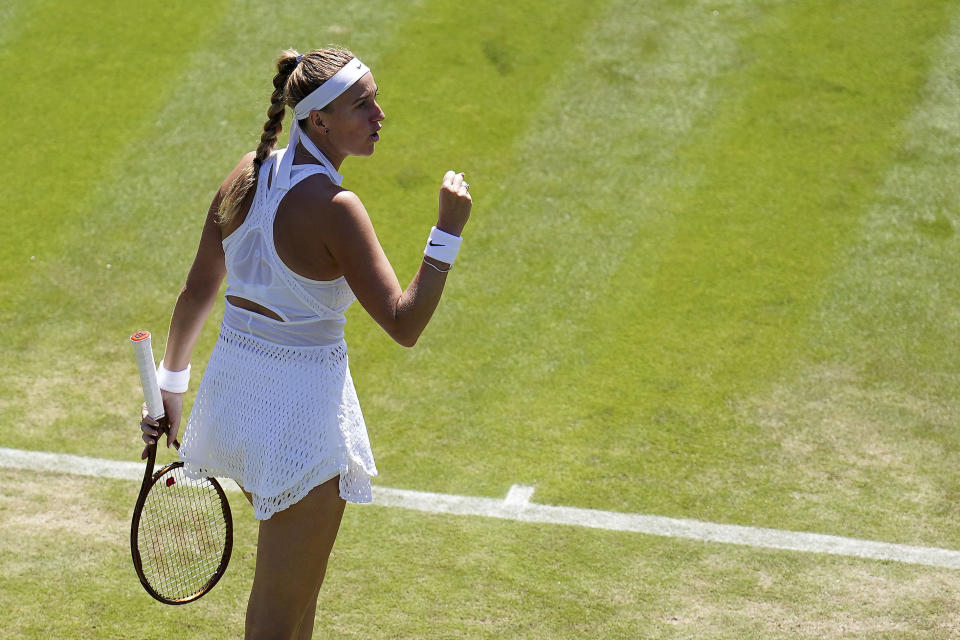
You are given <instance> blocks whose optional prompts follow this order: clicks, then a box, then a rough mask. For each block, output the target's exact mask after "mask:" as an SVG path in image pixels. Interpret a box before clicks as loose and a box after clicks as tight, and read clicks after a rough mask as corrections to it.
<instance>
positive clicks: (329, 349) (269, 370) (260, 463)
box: [179, 150, 377, 519]
mask: <svg viewBox="0 0 960 640" xmlns="http://www.w3.org/2000/svg"><path fill="white" fill-rule="evenodd" d="M285 151H286V150H282V151H281V152H279V153H274V154H273V155H272V156H271V157H270V158H269V159H268V160H267V161H266V162H265V163H264V164H263V166H262V167H261V170H260V174H259V176H258V178H257V191H256V194H255V196H254V201H253V204H252V205H251V207H250V211H249V212H248V214H247V217H246V219H245V220H244V221H243V223H242V224H241V225H240V227H239V228H237V229H236V230H235V231H234V232H233V233H231V234H230V235H229V236H227V237H226V238H224V240H223V249H224V254H225V258H226V266H227V290H226V295H227V296H237V297H240V298H245V299H247V300H250V301H252V302H256V303H257V304H260V305H262V306H264V307H266V308H267V309H270V310H271V311H273V312H274V313H276V314H277V315H278V316H279V317H280V318H282V319H283V320H282V321H281V320H275V319H273V318H269V317H267V316H264V315H261V314H258V313H255V312H252V311H248V310H246V309H241V308H240V307H237V306H235V305H232V304H230V302H229V301H226V308H225V312H224V317H223V323H222V324H221V327H220V336H219V338H218V340H217V344H216V346H215V347H214V350H213V353H212V354H211V356H210V361H209V363H208V364H207V367H206V370H205V371H204V375H203V380H202V381H201V383H200V388H199V389H198V391H197V398H196V400H195V402H194V405H193V410H192V412H191V414H190V418H189V420H188V422H187V428H186V433H185V434H184V436H183V444H182V446H181V448H180V451H179V455H180V458H181V460H183V462H184V470H185V472H186V473H187V475H188V476H191V477H194V478H201V477H206V476H217V477H229V478H233V479H234V480H236V482H237V483H238V484H239V485H240V486H241V487H243V488H244V489H245V490H246V491H248V492H250V493H251V494H252V495H253V503H254V516H255V517H256V518H258V519H266V518H269V517H270V516H271V515H273V514H274V513H276V512H277V511H280V510H282V509H285V508H287V507H289V506H290V505H292V504H294V503H296V502H298V501H299V500H300V499H301V498H303V497H304V496H305V495H306V494H307V493H308V492H309V491H310V490H311V489H312V488H313V487H315V486H317V485H319V484H321V483H323V482H325V481H326V480H329V479H330V478H333V477H335V476H337V475H339V476H340V495H341V497H343V498H344V499H345V500H348V501H350V502H370V501H371V500H372V495H371V487H370V478H371V477H372V476H375V475H377V469H376V465H375V463H374V460H373V454H372V452H371V450H370V442H369V438H368V436H367V430H366V425H365V423H364V420H363V414H362V413H361V411H360V404H359V402H358V400H357V394H356V390H355V389H354V386H353V379H352V378H351V376H350V368H349V364H348V361H347V345H346V343H345V342H344V340H343V326H344V323H345V319H344V312H345V311H346V309H347V307H349V306H350V304H351V303H352V302H353V301H354V300H355V299H356V298H355V296H354V295H353V291H351V290H350V287H349V285H347V282H346V280H345V279H344V278H342V277H341V278H338V279H336V280H330V281H317V280H311V279H309V278H305V277H303V276H301V275H298V274H297V273H295V272H293V271H292V270H291V269H290V268H289V267H287V265H285V264H284V263H283V261H282V260H281V259H280V257H279V256H278V255H277V251H276V247H275V245H274V237H273V226H274V219H275V216H276V212H277V208H278V207H279V205H280V201H281V200H282V199H283V196H284V195H285V194H286V193H287V192H286V191H280V190H279V189H271V188H270V187H269V186H268V181H269V179H270V175H271V174H270V172H271V170H273V169H275V167H276V166H277V165H278V164H279V161H280V159H281V158H282V154H283V153H284V152H285ZM318 159H319V160H320V161H321V162H322V163H323V164H320V165H314V164H310V165H295V166H294V167H293V172H292V174H291V181H290V183H291V187H290V188H293V186H294V185H295V184H297V183H298V182H300V181H301V180H303V179H305V178H306V177H308V176H311V175H315V174H318V173H323V174H325V175H327V176H328V177H329V178H330V179H331V180H332V181H333V182H334V183H335V184H338V185H339V184H340V182H341V180H342V178H341V176H340V174H339V173H337V171H336V170H335V169H334V167H333V166H332V165H330V163H329V162H328V161H327V159H326V158H324V157H323V156H322V155H321V156H320V157H318Z"/></svg>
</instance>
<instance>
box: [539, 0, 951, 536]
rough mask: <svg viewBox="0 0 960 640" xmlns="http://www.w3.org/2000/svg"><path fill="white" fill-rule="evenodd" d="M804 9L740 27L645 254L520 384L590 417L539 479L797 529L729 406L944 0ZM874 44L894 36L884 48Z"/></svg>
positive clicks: (937, 26)
mask: <svg viewBox="0 0 960 640" xmlns="http://www.w3.org/2000/svg"><path fill="white" fill-rule="evenodd" d="M820 6H821V5H818V4H816V3H814V4H808V3H784V4H782V5H779V6H768V10H767V12H765V15H764V17H763V18H762V19H761V20H759V21H757V22H756V23H755V28H756V31H755V32H754V33H753V34H752V35H751V36H750V37H748V38H746V39H744V40H742V42H741V43H740V50H739V56H740V60H741V61H742V63H743V64H742V66H741V67H740V68H739V69H737V70H736V71H735V72H733V73H730V74H728V75H727V76H726V77H725V78H723V80H722V85H723V89H724V90H725V91H724V93H725V96H726V99H725V100H723V101H722V102H721V103H720V104H718V105H717V107H716V108H715V110H714V111H713V112H712V113H711V114H710V115H709V117H708V118H706V119H704V120H703V121H701V122H700V123H698V126H697V127H696V128H695V129H694V130H693V131H691V135H690V136H689V138H688V139H687V144H686V145H684V147H683V148H682V149H681V150H680V151H679V153H678V155H677V158H676V161H675V163H674V164H673V165H672V166H673V167H674V169H675V171H676V173H677V175H679V176H684V177H689V176H690V175H696V176H697V180H696V182H695V184H694V185H693V186H692V187H691V186H690V185H689V184H680V185H678V186H677V187H676V188H673V189H671V188H670V185H665V188H666V193H665V195H664V196H663V200H664V202H667V203H669V204H668V206H669V210H670V212H671V214H672V216H673V217H674V218H675V220H676V226H675V228H674V229H673V230H672V233H671V235H670V237H669V238H667V239H666V241H665V242H663V243H662V244H660V245H659V246H657V247H656V248H655V249H654V252H653V255H651V253H650V252H649V251H641V250H634V251H631V252H629V257H628V258H627V259H626V260H625V261H624V262H623V264H622V266H621V268H620V269H619V271H618V272H617V273H616V274H615V275H614V276H613V277H612V278H610V280H609V282H610V284H611V286H610V288H609V289H608V290H607V292H606V295H605V296H604V297H603V299H604V300H606V304H603V305H600V306H598V309H597V312H596V313H594V314H593V315H591V316H589V317H588V318H586V319H585V322H584V331H583V333H582V336H581V338H582V342H581V345H582V348H583V350H584V354H583V357H584V360H586V361H587V363H588V364H587V366H586V367H585V368H584V369H583V370H582V375H580V376H575V375H572V372H571V373H570V374H569V375H557V376H553V377H550V378H545V379H543V380H542V381H541V383H540V385H539V386H537V387H534V388H535V389H537V390H538V391H539V390H540V389H548V388H552V387H553V388H555V387H556V386H557V385H558V382H560V381H562V383H565V384H563V386H562V393H564V394H565V396H566V398H568V399H569V400H568V406H572V407H575V408H574V409H571V410H570V411H569V413H568V415H567V417H568V419H571V420H572V421H574V422H579V421H583V422H587V423H594V424H597V423H600V424H602V425H603V428H602V429H598V430H597V435H596V436H595V437H594V438H593V439H592V440H591V444H592V445H593V446H592V447H591V448H590V449H589V450H587V451H584V448H583V445H582V442H576V441H572V440H564V441H561V442H559V443H558V446H557V449H556V451H555V453H556V460H557V462H558V464H556V465H555V467H554V468H553V469H554V472H553V476H552V483H551V484H552V486H561V485H562V480H563V478H564V477H570V476H573V477H577V478H578V479H579V480H580V481H582V482H586V483H589V485H590V486H591V492H590V494H589V495H590V502H589V504H590V505H591V506H597V505H604V506H605V507H607V508H617V509H625V508H629V509H631V510H645V511H646V510H651V511H655V512H657V513H668V514H676V515H680V514H683V515H686V516H690V517H698V518H706V519H711V520H714V519H720V520H724V521H733V522H748V521H749V522H752V523H756V520H755V518H756V517H757V515H758V514H763V517H764V518H765V520H763V522H770V523H772V522H778V523H780V524H778V525H777V526H782V524H784V523H786V524H787V525H788V526H789V527H791V528H793V527H795V526H803V524H802V523H800V522H798V521H797V520H795V519H794V518H795V516H794V514H792V513H791V511H790V509H789V505H788V504H785V503H784V499H783V493H782V492H781V491H782V488H781V487H777V486H775V485H769V484H766V483H764V482H758V481H756V478H755V477H754V474H760V475H761V477H762V476H763V470H764V468H765V465H766V464H767V460H766V455H767V453H768V452H769V450H770V448H772V447H776V445H777V443H776V442H771V441H770V440H769V439H768V438H767V437H766V436H765V434H764V433H763V430H762V429H761V428H759V427H757V426H755V425H750V424H744V423H742V422H740V421H738V420H736V419H735V414H734V412H733V411H731V408H732V406H731V403H732V402H735V401H736V399H737V398H738V397H739V396H740V394H742V393H745V392H749V390H751V389H756V388H757V387H758V386H760V387H762V386H763V385H764V384H765V380H767V379H768V378H769V377H770V376H772V375H776V374H777V373H778V372H779V371H781V370H783V368H784V367H789V366H791V363H792V361H793V359H794V358H795V357H796V356H797V355H798V348H799V341H800V338H801V337H802V335H803V331H804V330H805V329H806V326H807V323H808V322H809V319H810V316H811V314H812V313H813V311H814V309H815V308H816V305H817V304H818V303H819V301H820V300H821V298H822V295H823V291H824V289H823V282H824V280H825V279H827V278H829V277H830V276H831V275H832V273H833V271H834V269H835V268H836V267H837V260H838V259H839V258H840V257H841V256H842V255H843V252H844V251H845V250H846V247H847V246H849V244H850V243H851V242H854V241H855V238H856V235H855V234H856V230H857V228H858V224H859V219H860V217H861V216H862V215H864V213H865V212H866V210H867V207H868V205H869V204H870V202H871V201H872V199H873V197H874V193H875V189H876V187H877V186H878V183H880V181H881V180H882V178H883V175H884V172H885V171H886V170H887V168H888V167H889V166H890V163H891V162H892V161H893V160H894V158H895V155H896V149H897V147H898V146H899V144H900V143H901V141H902V129H901V122H902V120H903V119H904V118H905V117H907V116H908V115H909V114H910V112H911V110H912V108H913V107H914V105H915V104H916V101H917V99H918V97H919V95H920V91H921V89H922V88H923V86H924V84H925V78H926V76H925V73H926V70H927V69H928V68H929V66H930V59H929V56H930V55H931V49H930V46H929V44H930V42H931V40H932V39H934V38H935V37H936V36H937V35H938V34H939V33H941V32H942V31H943V30H944V28H945V25H946V24H948V20H947V18H948V17H949V13H948V9H949V8H950V7H951V3H946V2H940V3H929V2H922V3H921V2H896V3H884V4H883V5H882V6H878V5H876V4H874V3H868V2H845V3H842V4H838V5H831V7H830V9H829V10H813V8H814V7H820ZM738 8H739V5H733V6H731V7H729V8H728V9H726V10H725V11H723V12H721V14H720V16H721V17H723V16H729V15H730V14H731V13H732V14H733V17H734V18H735V17H736V16H737V11H736V10H737V9H738ZM908 18H909V19H908ZM892 42H900V43H910V44H909V46H903V47H899V48H898V50H897V54H896V55H888V54H889V49H890V46H891V45H890V43H892ZM647 247H649V245H647ZM638 248H639V247H638ZM651 259H652V260H653V263H654V264H655V265H656V267H655V269H652V270H651V269H649V268H648V266H647V265H649V264H650V261H651ZM598 327H602V330H597V329H596V328H598ZM567 372H570V370H569V369H568V370H566V371H565V372H563V373H567ZM544 413H545V414H547V415H549V414H548V413H547V412H546V411H545V412H544ZM554 419H556V418H554ZM572 499H573V500H577V498H575V497H573V498H572ZM832 532H834V533H843V531H832Z"/></svg>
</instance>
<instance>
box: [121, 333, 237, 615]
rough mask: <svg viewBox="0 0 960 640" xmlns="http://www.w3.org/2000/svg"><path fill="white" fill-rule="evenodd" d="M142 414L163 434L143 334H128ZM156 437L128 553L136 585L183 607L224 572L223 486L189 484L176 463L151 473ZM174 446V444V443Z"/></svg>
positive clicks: (227, 530) (229, 526)
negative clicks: (143, 406) (144, 405)
mask: <svg viewBox="0 0 960 640" xmlns="http://www.w3.org/2000/svg"><path fill="white" fill-rule="evenodd" d="M130 341H131V343H132V344H133V348H134V351H135V353H136V356H137V368H138V369H139V370H140V384H141V385H142V386H143V395H144V398H146V401H147V413H148V414H149V415H150V416H151V417H152V418H154V419H155V420H157V422H159V423H160V427H159V431H160V434H161V435H162V434H163V433H166V432H167V431H168V430H169V428H170V427H169V424H168V423H167V418H166V415H165V412H164V409H163V399H162V397H161V395H160V387H159V386H158V385H157V372H156V368H155V365H154V361H153V348H152V345H151V343H150V332H149V331H138V332H137V333H135V334H133V335H132V336H130ZM159 440H160V436H159V435H158V436H157V438H156V440H155V441H154V443H153V444H151V445H149V446H148V448H147V466H146V469H145V470H144V473H143V484H142V485H141V487H140V495H139V496H138V497H137V506H136V507H135V508H134V510H133V522H132V523H131V525H130V551H131V552H132V554H133V567H134V569H136V571H137V576H138V577H139V578H140V584H142V585H143V588H144V589H146V590H147V593H149V594H150V595H151V596H153V597H154V598H156V599H157V600H159V601H160V602H163V603H166V604H186V603H188V602H193V601H194V600H196V599H198V598H200V597H201V596H203V595H204V594H206V593H207V592H208V591H210V589H212V588H213V587H214V585H216V584H217V581H219V580H220V578H221V577H222V576H223V574H224V572H225V571H226V570H227V563H228V562H229V561H230V552H231V551H232V550H233V519H232V517H231V515H230V503H229V502H227V496H226V494H224V492H223V487H221V486H220V483H219V482H217V481H216V479H214V478H204V479H203V480H193V479H191V478H188V477H187V476H186V475H185V474H184V472H183V463H182V462H180V461H177V462H174V463H172V464H168V465H167V466H165V467H163V468H162V469H160V470H159V471H157V472H156V473H154V472H153V466H154V462H155V460H156V456H157V442H159ZM173 444H174V446H177V447H179V443H177V442H176V441H174V443H173Z"/></svg>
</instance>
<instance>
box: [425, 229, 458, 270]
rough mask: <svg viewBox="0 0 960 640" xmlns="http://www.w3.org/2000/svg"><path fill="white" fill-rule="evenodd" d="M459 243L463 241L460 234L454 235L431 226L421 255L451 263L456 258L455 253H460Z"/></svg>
mask: <svg viewBox="0 0 960 640" xmlns="http://www.w3.org/2000/svg"><path fill="white" fill-rule="evenodd" d="M461 243H463V237H462V236H455V235H452V234H450V233H447V232H446V231H441V230H440V229H437V228H436V227H432V228H431V229H430V237H429V238H428V239H427V246H426V248H424V250H423V255H425V256H427V257H429V258H433V259H434V260H439V261H440V262H446V263H447V264H450V265H452V264H453V261H454V260H456V259H457V254H458V253H460V245H461Z"/></svg>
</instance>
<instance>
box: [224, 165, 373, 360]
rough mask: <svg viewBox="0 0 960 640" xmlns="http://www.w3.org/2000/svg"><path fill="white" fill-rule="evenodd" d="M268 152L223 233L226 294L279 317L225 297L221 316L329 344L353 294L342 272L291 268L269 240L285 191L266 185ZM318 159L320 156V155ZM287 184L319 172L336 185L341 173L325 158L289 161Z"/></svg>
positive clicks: (338, 333) (272, 336) (298, 340)
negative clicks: (313, 273) (240, 210)
mask: <svg viewBox="0 0 960 640" xmlns="http://www.w3.org/2000/svg"><path fill="white" fill-rule="evenodd" d="M279 157H280V156H279V154H277V153H274V154H273V155H271V156H270V158H268V159H267V161H266V162H264V164H263V166H262V167H261V168H260V175H259V177H258V179H257V191H256V195H255V197H254V201H253V204H252V205H251V207H250V211H249V212H248V213H247V218H246V219H245V220H244V221H243V224H241V225H240V227H239V228H237V229H236V230H235V231H234V232H233V233H231V234H230V235H229V236H227V237H226V238H224V240H223V252H224V255H225V258H226V265H227V290H226V296H237V297H239V298H245V299H247V300H250V301H252V302H256V303H257V304H259V305H261V306H263V307H266V308H267V309H270V310H271V311H273V312H274V313H276V314H277V316H279V317H280V318H283V321H282V322H281V321H279V320H275V319H273V318H269V317H267V316H265V315H263V314H259V313H256V312H253V311H248V310H246V309H242V308H240V307H237V306H234V305H233V304H231V303H230V301H229V300H227V301H226V310H225V312H224V322H225V323H226V324H227V325H229V326H230V327H232V328H234V329H237V330H240V331H246V332H249V333H251V334H253V335H256V336H259V337H262V338H265V339H267V340H270V341H271V342H275V343H277V344H284V345H293V346H308V345H311V346H312V345H318V344H319V345H332V344H336V343H337V342H339V341H340V340H342V339H343V325H344V323H345V322H346V320H345V318H344V312H345V311H346V309H347V307H349V306H350V304H351V303H352V302H353V301H354V300H356V297H355V296H354V295H353V291H351V290H350V287H349V285H347V281H346V279H345V278H343V277H340V278H337V279H336V280H311V279H309V278H306V277H304V276H302V275H300V274H298V273H296V272H294V271H293V270H291V269H290V268H289V267H288V266H287V265H286V264H284V262H283V260H281V259H280V256H279V255H277V250H276V246H275V244H274V237H273V230H274V229H273V227H274V218H275V216H276V213H277V208H278V207H279V206H280V201H281V200H282V199H283V196H284V195H286V193H287V192H286V191H280V190H279V189H270V188H269V187H268V182H269V178H270V173H271V169H272V168H274V167H275V166H276V165H277V164H279ZM321 158H322V160H324V161H326V158H323V157H322V156H321ZM292 169H293V170H292V172H291V176H290V188H291V189H292V188H293V187H294V186H295V185H296V184H297V183H299V182H300V181H301V180H303V179H304V178H307V177H308V176H312V175H316V174H324V175H326V176H327V177H329V178H330V180H331V181H332V182H333V183H334V184H336V185H339V184H340V183H341V182H342V181H343V177H342V176H341V175H340V174H339V173H338V172H337V171H336V169H334V168H333V166H332V165H329V163H326V164H323V165H317V164H307V165H302V164H301V165H293V168H292Z"/></svg>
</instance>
